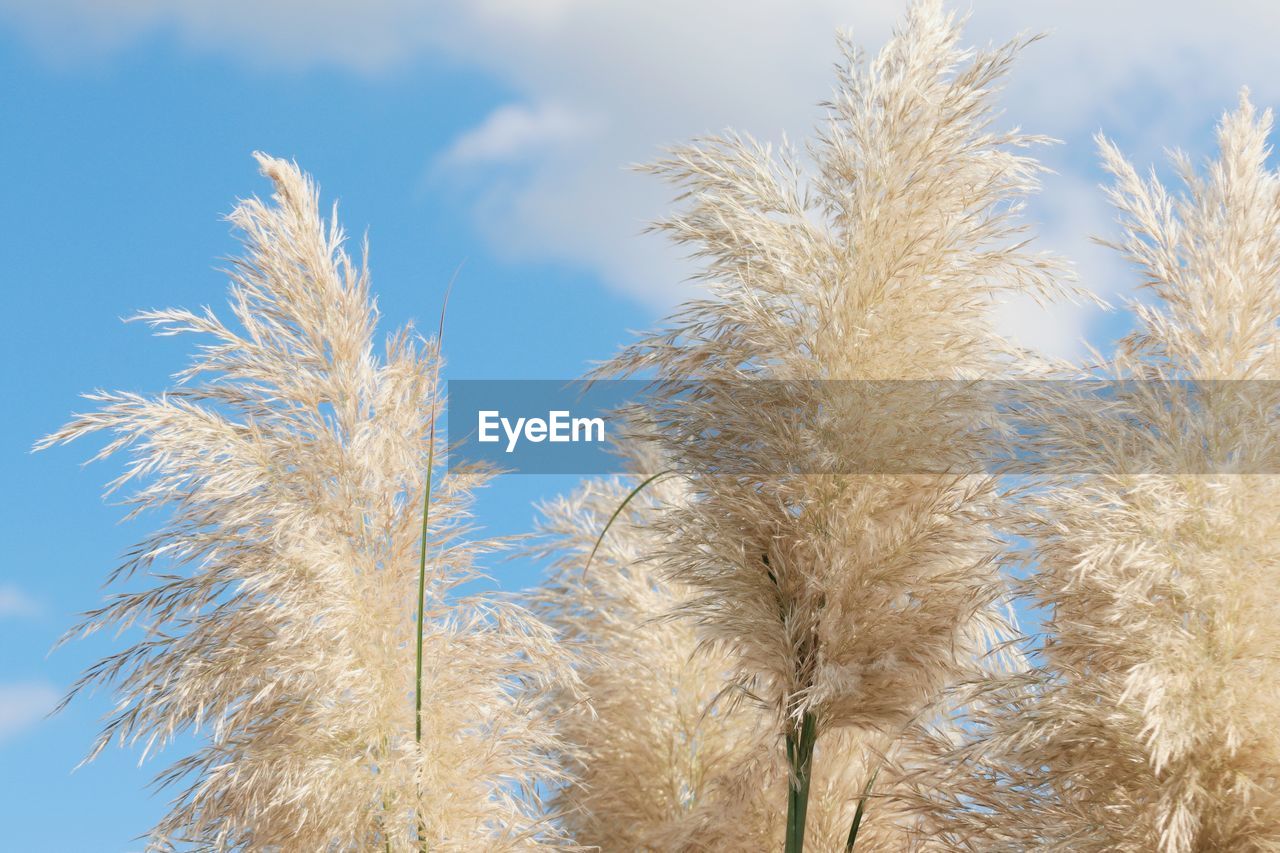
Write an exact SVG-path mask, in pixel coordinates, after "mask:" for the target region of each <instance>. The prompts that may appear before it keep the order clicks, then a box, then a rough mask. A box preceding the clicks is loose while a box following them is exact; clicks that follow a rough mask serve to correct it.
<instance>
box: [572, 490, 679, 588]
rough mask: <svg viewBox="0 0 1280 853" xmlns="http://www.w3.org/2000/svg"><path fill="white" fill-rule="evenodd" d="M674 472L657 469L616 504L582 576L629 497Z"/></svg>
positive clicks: (629, 499) (584, 574) (593, 548)
mask: <svg viewBox="0 0 1280 853" xmlns="http://www.w3.org/2000/svg"><path fill="white" fill-rule="evenodd" d="M674 473H675V472H674V471H659V472H658V473H656V474H654V475H653V476H651V477H649V478H647V479H646V480H645V481H644V482H643V483H641V484H640V485H638V486H636V487H635V488H634V489H632V490H631V493H630V494H629V495H627V496H626V497H625V498H623V499H622V503H620V504H618V508H617V509H615V510H614V511H613V515H611V516H609V520H608V521H607V522H605V525H604V530H601V531H600V536H599V537H598V538H597V539H596V544H595V545H593V546H592V548H591V553H590V554H589V555H588V556H587V564H586V565H585V566H583V567H582V576H583V577H586V576H587V569H589V568H591V561H592V560H594V559H595V558H596V552H597V551H599V550H600V546H601V544H603V543H604V537H605V536H607V535H608V533H609V528H610V527H613V523H614V522H615V521H617V520H618V516H620V515H622V511H623V510H624V509H626V508H627V504H629V503H631V499H632V498H634V497H635V496H636V495H638V494H640V492H641V491H643V490H644V487H645V486H647V485H649V484H650V483H652V482H653V481H655V480H657V479H659V478H661V477H665V476H666V475H668V474H674Z"/></svg>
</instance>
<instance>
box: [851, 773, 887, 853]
mask: <svg viewBox="0 0 1280 853" xmlns="http://www.w3.org/2000/svg"><path fill="white" fill-rule="evenodd" d="M878 775H880V768H879V767H877V768H876V769H875V771H874V772H872V774H871V778H870V779H868V780H867V787H866V788H864V789H863V790H862V796H861V797H860V798H859V799H858V809H857V811H855V812H854V813H853V825H852V826H850V827H849V840H848V841H847V842H846V843H845V845H844V853H853V845H854V844H857V843H858V829H859V828H860V827H861V826H862V815H863V812H864V810H865V808H866V805H867V798H868V797H870V796H871V788H872V786H873V785H875V783H876V776H878Z"/></svg>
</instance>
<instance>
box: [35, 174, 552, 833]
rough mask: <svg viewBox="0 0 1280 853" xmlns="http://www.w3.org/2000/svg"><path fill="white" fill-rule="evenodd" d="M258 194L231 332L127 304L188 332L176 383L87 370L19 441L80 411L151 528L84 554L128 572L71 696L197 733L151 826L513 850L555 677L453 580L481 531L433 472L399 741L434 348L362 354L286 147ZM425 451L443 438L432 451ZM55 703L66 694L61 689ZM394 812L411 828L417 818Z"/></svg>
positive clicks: (334, 252) (319, 225)
mask: <svg viewBox="0 0 1280 853" xmlns="http://www.w3.org/2000/svg"><path fill="white" fill-rule="evenodd" d="M257 157H258V162H259V164H260V166H261V168H262V171H263V173H264V174H265V175H266V176H268V177H269V178H270V179H271V180H272V181H273V183H274V186H275V195H274V203H273V204H268V203H264V202H262V201H259V200H257V199H250V200H247V201H243V202H241V203H240V204H239V206H238V207H237V208H236V209H235V211H234V213H232V214H231V217H230V219H231V222H232V223H234V225H235V226H236V227H237V228H238V229H239V231H240V232H241V233H242V234H243V235H244V241H245V245H246V252H245V255H244V257H243V258H241V259H239V260H236V261H235V262H234V264H233V266H232V268H231V270H230V277H231V291H230V306H231V311H232V314H233V315H234V316H235V319H236V320H237V321H238V324H239V330H237V329H235V328H234V327H233V326H229V325H224V323H223V322H222V321H221V320H219V319H218V318H217V317H216V316H215V315H214V313H213V312H212V311H210V310H209V309H205V310H204V311H203V312H198V313H197V312H190V311H184V310H163V311H147V312H144V313H142V314H140V315H139V319H141V320H143V321H145V322H147V323H149V324H151V325H152V326H153V327H155V328H156V329H158V334H161V335H174V334H180V333H196V334H200V335H203V336H205V337H206V338H207V340H208V342H207V343H204V344H203V345H201V347H200V348H199V349H198V351H197V354H196V356H195V357H194V360H193V363H192V364H191V366H190V367H189V368H187V369H186V370H184V371H182V372H181V373H179V374H177V376H176V379H177V384H176V386H175V387H174V388H173V389H171V390H169V391H167V392H165V393H162V394H160V395H157V396H154V397H147V396H142V395H137V394H129V393H105V392H98V393H95V394H92V395H89V399H91V400H93V401H94V402H95V403H98V404H99V406H98V408H97V409H96V410H95V411H93V412H91V413H89V414H85V415H80V416H77V417H76V418H75V419H74V420H73V421H72V422H71V423H70V424H68V425H67V426H66V427H64V428H63V429H61V430H59V431H58V432H56V433H54V434H53V435H51V436H49V437H48V438H46V439H44V440H43V441H42V442H40V444H39V445H38V447H40V448H43V447H48V446H50V445H53V444H58V443H63V442H68V441H71V440H73V439H77V438H81V437H83V436H86V435H88V434H90V433H95V432H105V433H110V434H111V435H112V436H113V438H112V440H111V441H110V442H109V443H108V444H107V446H106V447H105V448H104V449H103V450H102V451H101V452H100V453H98V454H97V456H96V457H95V458H102V457H105V456H108V455H112V454H115V453H119V452H125V451H128V452H129V453H130V456H131V461H130V462H129V464H128V466H127V467H126V469H125V472H124V473H123V474H122V475H121V476H120V477H119V478H118V479H117V480H116V481H115V482H113V483H112V484H111V487H110V488H111V490H112V491H114V490H116V489H119V488H121V487H123V486H125V485H127V484H129V483H137V484H138V485H137V486H136V489H135V490H134V491H133V493H132V494H131V495H130V496H129V498H128V503H129V504H130V505H131V506H132V508H133V509H132V512H131V515H133V514H136V513H138V512H141V511H143V510H158V511H160V513H161V518H162V519H163V523H162V524H161V526H160V528H159V529H158V530H157V531H156V532H155V533H153V534H151V535H150V536H148V537H147V538H146V539H144V540H143V541H142V542H141V543H140V544H139V545H138V546H137V547H136V548H135V549H134V550H133V551H132V552H131V553H130V554H129V556H128V559H127V561H126V562H125V563H124V564H123V565H122V566H121V567H120V568H119V569H118V570H117V571H116V572H115V573H114V574H113V575H112V580H113V581H114V582H115V583H116V584H124V583H126V582H128V581H131V580H142V581H144V583H143V584H142V587H141V589H137V590H129V591H124V592H118V593H116V594H115V595H113V596H112V597H111V599H110V601H109V602H108V603H107V604H106V605H105V606H103V607H102V608H101V609H99V610H96V611H94V612H92V613H90V614H88V615H87V618H86V619H85V620H84V622H83V623H82V625H81V626H80V627H79V629H78V630H79V631H80V632H82V633H89V632H92V631H96V630H99V629H101V628H103V627H107V626H112V625H114V626H117V627H119V628H120V629H121V630H125V629H133V630H134V631H136V632H138V634H137V639H136V641H135V642H134V643H133V644H132V645H130V646H129V647H128V648H126V649H125V650H124V651H121V652H119V653H118V654H115V655H113V656H111V657H109V658H107V659H105V660H103V661H100V662H99V663H97V664H95V665H94V666H93V667H92V668H91V669H90V670H89V671H88V672H87V673H86V674H85V675H84V677H83V678H82V679H81V681H80V682H79V683H78V684H77V686H76V687H75V689H74V691H73V695H74V693H76V692H79V691H80V690H83V689H84V688H86V687H88V686H91V685H94V684H105V685H109V686H111V687H113V688H114V692H115V696H116V707H115V711H114V713H113V714H112V715H111V716H110V717H109V719H108V721H107V723H106V725H105V728H104V730H103V732H102V734H101V737H100V738H99V740H98V743H97V746H96V748H95V751H94V754H96V753H97V751H99V750H101V749H102V748H103V747H104V746H105V745H106V744H107V743H108V742H110V741H112V740H118V741H119V742H120V743H121V744H122V745H123V744H126V743H136V742H142V743H145V744H146V750H147V751H151V750H153V749H160V748H162V747H164V746H165V745H167V744H169V743H170V742H171V741H172V740H173V739H174V738H175V737H176V736H177V735H179V734H180V733H183V732H196V733H199V734H200V735H201V736H202V737H203V738H204V742H203V744H202V745H201V746H200V747H199V748H198V749H197V750H196V751H195V752H194V753H192V754H191V755H189V756H187V757H184V758H182V759H180V760H179V761H177V762H176V763H175V764H173V765H172V766H171V767H170V768H169V769H168V770H167V771H166V772H164V773H163V774H162V775H161V776H160V778H159V781H160V782H161V783H162V784H165V785H178V786H179V787H180V792H179V794H178V796H177V797H176V799H175V801H174V803H173V806H172V809H171V810H170V811H169V813H168V814H167V815H165V817H164V818H163V819H162V820H161V821H160V823H159V825H158V826H157V827H155V829H154V830H153V846H155V847H157V848H162V849H168V848H171V847H173V846H181V845H184V844H196V845H199V846H201V847H202V848H203V847H209V848H214V849H233V848H234V849H245V850H275V849H289V850H353V849H360V850H365V849H378V850H382V849H387V850H416V849H418V847H419V845H420V844H426V845H427V846H428V847H429V848H430V849H431V850H433V851H444V850H460V851H461V850H468V851H469V850H476V849H486V850H502V849H516V848H519V849H525V848H532V847H538V846H542V845H544V844H557V843H558V838H559V834H558V832H557V831H555V830H554V829H553V828H552V826H551V825H550V824H549V823H548V822H547V821H546V820H545V817H544V815H543V814H542V812H541V807H540V804H539V790H540V789H539V788H538V784H540V783H541V782H544V781H546V780H554V779H555V778H556V770H555V767H554V765H553V764H552V763H551V762H550V760H549V755H550V754H551V753H553V752H555V751H556V749H557V746H556V739H555V735H554V731H553V729H552V727H551V723H550V721H548V720H546V718H545V717H544V716H543V715H542V713H541V709H540V704H539V702H540V700H539V699H538V693H537V691H536V690H534V689H532V688H539V687H540V686H544V685H547V684H550V682H551V681H552V680H553V679H558V678H561V677H572V676H571V673H569V672H568V671H567V669H566V666H565V664H564V658H563V653H562V651H561V650H560V649H558V648H557V646H556V644H555V642H554V637H553V635H552V633H551V632H550V631H549V629H547V628H546V627H544V626H543V625H542V624H541V623H539V622H538V621H537V620H536V619H535V618H533V617H532V616H531V615H530V614H528V613H527V612H525V611H523V610H522V609H520V608H518V607H516V606H513V605H512V604H510V603H506V602H503V601H499V600H494V599H491V598H486V597H482V596H478V597H471V598H457V597H456V596H455V595H454V594H453V590H454V589H455V588H456V587H457V586H458V585H459V584H460V583H462V582H463V581H466V580H468V579H470V578H473V577H475V576H476V569H475V568H474V561H475V559H476V558H477V557H479V556H480V555H483V554H485V553H487V552H489V551H492V550H493V549H494V548H496V547H499V545H500V543H497V542H494V541H490V540H485V539H479V538H474V537H472V536H471V535H470V527H469V522H468V519H469V515H468V506H469V501H470V497H469V496H470V493H471V491H472V490H473V489H474V488H476V487H477V486H479V485H481V484H483V483H484V481H485V480H486V474H485V473H484V472H481V471H477V470H466V469H464V468H461V467H457V466H455V468H454V469H453V470H451V471H450V472H449V473H448V474H447V475H446V476H444V477H440V476H439V475H438V474H437V476H436V482H435V484H434V488H433V491H432V494H431V503H432V506H431V516H430V528H429V530H428V531H427V533H426V535H427V536H428V540H427V549H428V555H429V556H428V561H427V584H426V605H425V616H424V625H423V645H424V660H425V667H424V669H425V672H424V675H423V679H424V688H425V693H426V696H427V702H426V706H425V708H424V712H423V721H422V723H423V736H422V742H421V744H419V743H416V742H415V737H414V729H415V714H414V705H413V696H414V683H415V682H414V664H415V652H416V649H415V646H416V643H415V640H414V638H415V624H414V623H415V610H416V606H417V602H416V601H415V590H416V587H417V583H416V581H417V574H418V547H419V543H420V538H419V537H420V535H422V533H423V531H422V529H421V517H420V512H421V509H420V507H419V502H420V501H421V495H422V493H423V489H424V474H425V469H426V460H427V457H428V453H429V451H430V450H431V449H432V448H430V447H429V444H430V441H429V438H428V436H429V435H431V434H432V431H431V429H430V427H431V424H430V423H428V421H429V420H430V413H431V412H432V411H434V408H433V403H434V402H435V401H436V400H437V398H438V397H439V396H440V395H441V393H442V389H441V388H439V387H438V385H437V377H438V370H437V366H438V362H439V358H440V355H439V352H438V351H437V346H436V345H435V344H426V345H421V344H419V343H418V342H417V341H416V339H415V338H414V337H413V336H412V335H411V334H410V332H409V330H407V329H406V330H404V331H401V332H399V333H398V334H395V335H393V336H392V337H391V338H390V339H389V341H388V342H387V345H386V349H385V353H384V354H383V355H381V356H379V355H378V354H377V353H376V352H375V346H374V334H375V326H376V323H377V318H378V315H377V310H376V307H375V304H374V302H373V300H372V299H371V298H370V295H369V277H368V271H367V266H366V265H365V264H360V265H357V264H355V263H353V262H352V261H351V259H350V258H349V257H348V256H347V254H346V253H345V252H344V250H343V248H342V243H343V232H342V230H341V228H340V227H339V225H338V223H337V219H336V209H335V211H334V216H333V218H332V219H331V220H330V221H328V222H326V221H325V219H324V218H323V217H322V216H321V214H320V210H319V206H318V193H317V190H316V188H315V186H314V185H313V184H312V183H311V181H310V180H309V179H308V178H306V177H305V176H304V175H303V174H302V173H301V172H300V171H299V170H298V168H297V167H296V166H295V165H293V164H291V163H287V162H285V161H282V160H277V159H273V158H270V157H266V156H264V155H257ZM434 450H435V453H436V457H437V458H440V456H441V455H442V451H443V447H438V448H435V449H434ZM68 698H70V697H68ZM420 833H421V837H419V836H420Z"/></svg>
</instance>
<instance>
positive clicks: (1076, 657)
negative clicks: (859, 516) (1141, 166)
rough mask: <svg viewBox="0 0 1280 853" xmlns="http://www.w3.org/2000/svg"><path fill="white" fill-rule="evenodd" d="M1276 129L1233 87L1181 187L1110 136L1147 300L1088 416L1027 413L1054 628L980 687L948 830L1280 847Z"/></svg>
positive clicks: (1037, 587)
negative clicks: (1204, 151)
mask: <svg viewBox="0 0 1280 853" xmlns="http://www.w3.org/2000/svg"><path fill="white" fill-rule="evenodd" d="M1271 128H1272V117H1271V113H1270V112H1269V111H1268V112H1266V113H1264V114H1262V115H1261V116H1259V115H1257V114H1256V113H1255V111H1254V108H1253V106H1252V105H1251V104H1250V103H1249V101H1248V99H1247V97H1246V96H1242V98H1241V103H1240V106H1239V109H1238V110H1236V111H1235V112H1233V113H1229V114H1228V115H1226V116H1225V118H1224V119H1223V120H1222V122H1221V124H1220V125H1219V127H1218V134H1217V135H1218V144H1219V149H1220V155H1219V158H1218V159H1217V160H1216V161H1214V162H1211V163H1209V164H1208V165H1207V168H1206V171H1205V173H1204V174H1203V175H1201V174H1198V173H1197V170H1196V169H1195V168H1194V167H1193V165H1192V164H1191V162H1190V161H1189V159H1188V158H1187V157H1186V156H1185V155H1183V154H1175V155H1174V156H1173V163H1174V167H1175V169H1176V172H1177V174H1178V176H1179V178H1180V179H1181V181H1182V182H1183V184H1184V187H1185V190H1184V191H1183V192H1182V193H1181V194H1175V193H1171V192H1170V191H1168V190H1166V189H1165V187H1164V186H1163V185H1162V184H1161V183H1160V182H1159V180H1158V179H1157V177H1156V175H1155V173H1154V171H1153V173H1152V175H1151V177H1150V178H1149V179H1146V180H1144V179H1143V178H1141V177H1140V176H1139V175H1138V173H1137V172H1136V171H1135V170H1134V168H1133V167H1132V166H1131V165H1130V164H1129V163H1128V162H1127V161H1126V160H1125V159H1124V158H1123V156H1122V155H1121V154H1120V152H1119V151H1118V150H1117V148H1116V147H1115V146H1114V145H1113V144H1111V143H1110V142H1107V141H1106V140H1101V139H1100V144H1101V148H1102V156H1103V161H1104V163H1105V165H1106V167H1107V169H1108V170H1109V171H1110V173H1111V174H1112V175H1113V176H1114V179H1115V182H1114V185H1113V186H1112V188H1111V189H1110V190H1109V196H1110V199H1111V201H1112V203H1113V204H1114V206H1115V207H1116V209H1117V210H1118V211H1119V213H1120V222H1121V225H1122V228H1123V237H1122V238H1121V239H1120V241H1119V242H1118V243H1117V244H1115V248H1116V249H1118V250H1119V251H1121V252H1122V253H1123V254H1124V255H1125V257H1126V258H1127V259H1129V260H1130V261H1132V262H1133V263H1134V264H1135V265H1136V266H1137V268H1138V269H1139V271H1140V272H1141V274H1142V277H1143V280H1144V284H1145V285H1146V286H1147V287H1148V288H1149V289H1150V290H1151V292H1152V293H1153V295H1154V296H1155V302H1154V304H1150V305H1141V304H1139V305H1134V306H1133V311H1134V313H1135V315H1136V317H1137V321H1138V323H1137V330H1136V331H1135V332H1134V333H1133V334H1131V335H1130V336H1129V337H1128V338H1126V339H1125V340H1124V341H1122V342H1121V346H1120V347H1119V350H1118V353H1117V354H1116V356H1115V357H1114V358H1113V359H1112V360H1111V362H1110V363H1109V364H1108V365H1106V375H1110V376H1112V377H1114V378H1116V379H1120V380H1133V382H1131V383H1130V382H1126V383H1125V384H1123V385H1122V386H1121V388H1122V393H1118V394H1116V395H1115V398H1114V400H1113V401H1111V403H1112V405H1111V408H1110V410H1109V411H1108V412H1107V413H1105V414H1104V415H1102V416H1100V417H1098V418H1097V419H1096V420H1095V421H1094V425H1095V428H1093V429H1091V430H1089V431H1083V430H1080V429H1072V428H1068V427H1066V426H1064V422H1063V421H1062V420H1061V419H1060V418H1058V417H1057V413H1059V412H1061V411H1063V410H1064V407H1069V406H1072V405H1075V404H1077V403H1078V400H1077V399H1075V398H1074V396H1073V394H1072V392H1071V391H1069V390H1066V391H1064V390H1059V391H1058V392H1057V393H1056V394H1051V395H1047V397H1046V399H1045V400H1044V401H1043V403H1044V405H1043V407H1042V408H1040V409H1037V410H1034V411H1032V412H1031V417H1032V418H1033V422H1034V423H1035V426H1036V428H1037V429H1038V430H1040V431H1041V432H1043V433H1044V434H1045V435H1046V436H1047V437H1048V441H1049V442H1050V444H1051V447H1050V448H1049V451H1050V452H1048V453H1046V454H1045V462H1044V464H1043V467H1042V469H1041V470H1042V475H1041V476H1038V477H1037V478H1036V483H1037V486H1038V487H1037V488H1036V489H1034V490H1031V491H1030V492H1029V493H1028V500H1027V504H1026V512H1027V523H1026V530H1027V534H1028V537H1029V540H1030V546H1029V554H1028V557H1029V560H1030V561H1031V562H1033V564H1034V572H1033V574H1032V575H1031V577H1030V578H1029V580H1028V582H1027V585H1026V589H1025V594H1026V595H1027V597H1028V600H1029V603H1030V604H1031V605H1033V606H1038V607H1040V608H1044V610H1045V614H1046V616H1045V625H1044V627H1045V633H1046V636H1047V637H1048V638H1049V639H1048V640H1047V641H1046V642H1045V643H1044V644H1043V647H1042V648H1041V649H1039V654H1038V656H1037V659H1038V662H1039V666H1038V667H1037V668H1035V669H1033V670H1029V671H1027V672H1026V673H1023V674H1022V675H1020V676H1018V677H1016V678H1012V679H1008V680H1005V681H1003V682H1000V681H996V682H993V683H992V684H990V685H989V686H988V693H989V695H990V696H991V697H992V700H993V701H992V704H991V706H990V707H989V708H988V709H987V710H986V711H985V712H984V713H983V714H981V715H979V716H978V717H977V718H976V719H975V725H974V729H973V738H972V742H971V743H970V744H968V745H967V746H966V747H965V748H964V749H963V750H962V751H961V754H960V756H959V757H960V758H962V759H963V760H964V762H965V765H964V766H965V768H966V769H965V775H967V778H964V779H957V780H956V791H957V792H959V793H960V794H961V796H960V798H959V801H957V802H955V803H952V810H951V813H950V814H949V815H948V816H947V819H946V820H945V821H944V823H943V826H944V827H945V830H944V835H945V837H948V838H950V840H951V841H952V842H953V843H954V845H955V846H963V848H964V849H975V850H983V851H990V850H1010V851H1013V850H1017V851H1026V850H1046V851H1048V850H1062V851H1066V850H1071V851H1091V850H1096V851H1102V850H1158V851H1161V853H1192V851H1218V850H1233V851H1236V850H1238V851H1257V850H1276V849H1280V789H1278V788H1277V784H1276V780H1277V778H1278V777H1280V736H1277V730H1276V725H1275V721H1276V719H1277V718H1280V687H1277V685H1280V619H1277V609H1276V602H1277V601H1280V573H1277V571H1276V569H1277V566H1278V565H1280V526H1278V523H1280V477H1278V476H1276V475H1275V474H1273V473H1268V472H1274V471H1276V470H1277V468H1276V462H1277V448H1280V441H1277V438H1280V433H1278V432H1277V423H1276V412H1277V411H1278V410H1280V409H1278V407H1280V393H1277V389H1276V387H1275V386H1274V380H1276V379H1280V346H1278V344H1280V336H1278V333H1277V323H1278V322H1280V287H1278V286H1277V283H1278V277H1280V175H1278V174H1277V173H1276V172H1275V171H1274V170H1272V169H1269V168H1268V167H1267V165H1266V160H1267V157H1268V155H1269V153H1270V148H1269V146H1268V144H1267V138H1268V135H1269V134H1270V131H1271ZM1055 387H1057V388H1059V389H1061V387H1062V386H1055ZM1068 421H1070V419H1068ZM1075 422H1076V423H1077V424H1079V423H1083V422H1084V421H1081V420H1078V419H1077V420H1076V421H1075ZM1206 463H1207V464H1206ZM1082 470H1088V471H1090V472H1093V473H1088V474H1083V473H1081V471H1082ZM957 766H960V765H957Z"/></svg>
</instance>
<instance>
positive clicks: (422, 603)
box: [413, 265, 462, 851]
mask: <svg viewBox="0 0 1280 853" xmlns="http://www.w3.org/2000/svg"><path fill="white" fill-rule="evenodd" d="M461 270H462V266H461V265H459V266H458V268H457V269H456V270H454V271H453V276H452V277H451V278H450V279H449V287H448V288H447V289H446V290H445V292H444V304H443V305H441V306H440V328H439V329H438V330H437V332H436V358H435V369H436V376H435V382H433V383H432V387H431V428H430V429H431V432H430V436H429V439H428V443H427V476H426V486H425V488H424V489H423V495H422V546H421V548H419V549H418V624H417V664H416V671H415V676H414V678H415V684H414V691H413V709H414V722H413V737H414V740H415V741H416V742H417V743H418V744H419V745H421V743H422V635H423V628H424V626H423V622H424V620H425V619H426V609H427V532H428V528H429V527H430V524H431V479H432V475H433V473H434V471H435V463H436V406H437V405H438V404H439V402H440V387H439V386H440V353H441V350H442V347H443V346H444V316H445V312H447V311H448V310H449V294H450V293H452V292H453V283H454V282H455V281H456V280H457V278H458V273H459V272H460V271H461ZM418 826H419V831H418V837H419V839H420V841H421V843H422V850H423V851H426V849H427V840H426V838H425V835H426V832H425V827H423V826H422V821H421V819H419V821H418Z"/></svg>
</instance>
